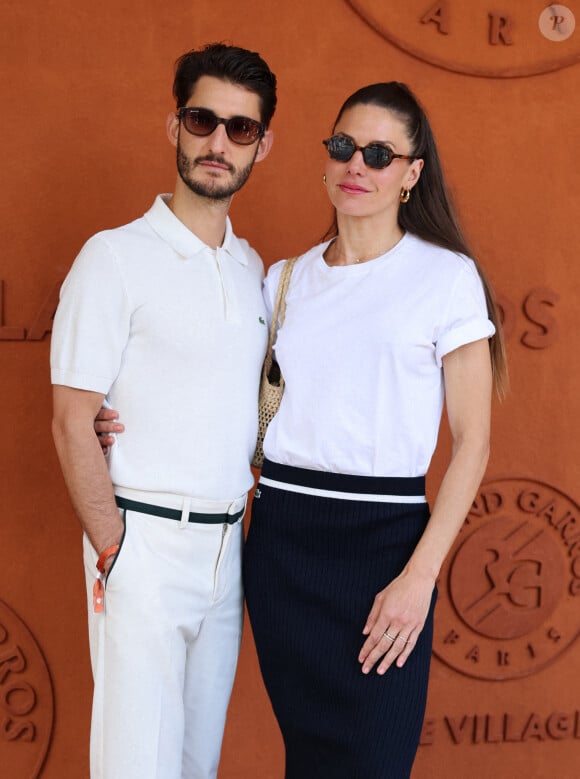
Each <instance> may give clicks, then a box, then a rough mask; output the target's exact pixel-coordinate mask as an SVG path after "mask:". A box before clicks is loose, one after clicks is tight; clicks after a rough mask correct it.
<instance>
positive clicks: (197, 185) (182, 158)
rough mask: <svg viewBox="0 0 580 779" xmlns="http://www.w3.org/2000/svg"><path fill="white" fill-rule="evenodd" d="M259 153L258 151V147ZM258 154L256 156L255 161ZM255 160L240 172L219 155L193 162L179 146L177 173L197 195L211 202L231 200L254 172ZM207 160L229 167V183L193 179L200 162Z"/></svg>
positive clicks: (196, 159) (209, 155)
mask: <svg viewBox="0 0 580 779" xmlns="http://www.w3.org/2000/svg"><path fill="white" fill-rule="evenodd" d="M257 153H258V149H257V147H256V154H257ZM256 154H254V159H255V158H256ZM254 159H252V161H251V162H250V164H249V165H246V167H245V168H240V169H239V170H238V169H236V168H235V167H234V166H233V165H230V164H229V163H228V162H226V161H225V160H224V159H223V157H220V156H219V155H217V154H207V155H206V156H205V157H195V159H193V160H192V159H191V158H190V157H187V156H186V155H185V154H184V153H183V151H182V150H181V146H180V145H179V144H177V171H178V173H179V176H180V178H181V180H182V181H183V183H184V184H185V185H186V187H188V188H189V189H190V190H191V191H192V192H194V193H195V194H196V195H200V196H201V197H206V198H209V199H210V200H229V199H230V198H231V197H232V195H233V194H235V193H236V192H237V191H238V190H239V189H241V188H242V187H243V186H244V184H245V183H246V181H247V180H248V176H249V175H250V173H251V172H252V168H253V167H254ZM206 160H207V161H208V162H217V163H219V164H220V165H227V169H228V171H229V172H230V173H231V174H232V176H231V178H230V180H229V181H228V182H227V183H221V182H220V181H219V180H218V179H215V180H212V179H211V178H209V180H207V179H206V180H205V181H204V182H201V181H196V180H195V179H194V177H193V171H194V170H195V168H196V167H197V165H198V164H199V163H200V162H204V161H206ZM224 172H225V171H224Z"/></svg>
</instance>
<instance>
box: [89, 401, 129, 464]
mask: <svg viewBox="0 0 580 779" xmlns="http://www.w3.org/2000/svg"><path fill="white" fill-rule="evenodd" d="M118 418H119V412H118V411H115V409H114V408H105V407H104V406H101V408H100V409H99V413H98V414H97V416H96V417H95V421H94V422H93V427H94V428H95V433H96V434H97V437H98V439H99V443H100V445H101V449H102V450H103V454H104V455H107V454H108V453H109V447H110V446H113V444H114V443H115V436H114V435H112V433H122V432H123V430H124V429H125V425H122V424H121V423H120V422H116V421H115V420H117V419H118Z"/></svg>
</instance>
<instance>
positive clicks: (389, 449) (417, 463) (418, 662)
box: [244, 82, 506, 779]
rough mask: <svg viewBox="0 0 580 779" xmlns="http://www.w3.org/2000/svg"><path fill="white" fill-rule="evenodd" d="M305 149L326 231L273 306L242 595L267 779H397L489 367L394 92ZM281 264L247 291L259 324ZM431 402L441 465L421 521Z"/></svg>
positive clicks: (356, 97) (473, 283)
mask: <svg viewBox="0 0 580 779" xmlns="http://www.w3.org/2000/svg"><path fill="white" fill-rule="evenodd" d="M324 143H325V145H326V148H327V151H328V155H329V158H328V160H327V163H326V169H325V175H324V183H325V186H326V189H327V192H328V196H329V198H330V201H331V203H332V204H333V206H334V208H335V211H336V221H335V225H334V228H333V229H332V230H331V231H330V233H329V236H328V238H329V240H327V241H325V242H324V243H323V244H321V245H320V246H316V247H314V248H313V249H311V250H310V251H308V252H306V254H304V255H302V256H301V257H300V258H299V259H298V261H297V262H296V264H295V266H294V269H293V272H292V277H291V281H290V286H289V289H288V293H287V295H286V315H285V320H284V323H283V325H282V326H281V327H280V328H279V331H278V336H277V341H276V344H275V351H276V357H277V360H278V363H279V364H280V367H281V370H282V374H283V375H284V378H285V381H286V386H285V390H284V396H283V399H282V403H281V406H280V409H279V411H278V413H277V415H276V416H275V417H274V419H273V421H272V422H271V424H270V427H269V428H268V431H267V434H266V438H265V441H264V452H265V455H266V460H265V463H264V466H263V469H262V475H261V478H260V483H259V485H258V489H257V491H256V495H255V498H254V501H253V507H252V520H251V523H250V530H249V535H248V540H247V543H246V547H245V552H244V584H245V591H246V598H247V604H248V610H249V614H250V619H251V623H252V627H253V631H254V636H255V641H256V647H257V650H258V656H259V660H260V666H261V669H262V673H263V676H264V680H265V684H266V688H267V690H268V693H269V695H270V699H271V701H272V705H273V708H274V712H275V714H276V717H277V719H278V722H279V725H280V728H281V730H282V735H283V737H284V742H285V746H286V779H357V778H360V779H379V778H380V779H384V778H385V777H389V779H400V778H402V777H407V776H408V775H409V772H410V770H411V766H412V763H413V760H414V756H415V753H416V749H417V745H418V742H419V736H420V731H421V725H422V721H423V716H424V710H425V699H426V693H427V681H428V672H429V661H430V655H431V641H432V620H433V607H434V603H435V597H436V595H435V593H436V587H435V582H436V579H437V576H438V573H439V570H440V568H441V565H442V563H443V560H444V558H445V556H446V554H447V552H448V551H449V549H450V547H451V545H452V543H453V540H454V539H455V536H456V535H457V533H458V531H459V529H460V527H461V525H462V523H463V520H464V518H465V516H466V514H467V512H468V510H469V508H470V505H471V502H472V500H473V498H474V496H475V493H476V491H477V488H478V486H479V483H480V480H481V478H482V476H483V473H484V471H485V468H486V463H487V458H488V448H489V425H490V402H491V395H492V385H493V382H494V380H495V383H496V387H497V388H498V389H499V391H500V393H501V391H502V390H503V387H504V385H505V381H506V370H505V360H504V353H503V347H502V341H501V335H500V329H499V322H498V317H497V313H496V309H495V306H494V303H493V297H492V295H491V291H490V289H489V285H488V284H487V282H486V281H485V280H484V279H483V278H482V275H481V272H480V270H479V268H478V266H477V264H476V263H475V262H474V260H472V259H470V257H469V250H468V249H467V246H466V243H465V241H464V239H463V237H462V235H461V232H460V230H459V227H458V226H457V222H456V220H455V217H454V215H453V212H452V209H451V206H450V203H449V198H448V196H447V193H446V188H445V184H444V179H443V174H442V170H441V165H440V162H439V158H438V154H437V150H436V146H435V142H434V139H433V135H432V132H431V129H430V127H429V123H428V120H427V118H426V116H425V114H424V112H423V110H422V109H421V107H420V106H419V105H418V103H417V101H416V100H415V98H414V96H413V95H412V94H411V92H410V91H409V89H408V88H407V87H406V86H404V85H403V84H399V83H395V82H391V83H388V84H374V85H371V86H368V87H364V88H363V89H361V90H359V91H358V92H356V93H355V94H353V95H352V96H351V97H350V98H349V99H348V100H347V101H346V103H345V104H344V105H343V107H342V108H341V110H340V112H339V114H338V118H337V120H336V122H335V125H334V128H333V133H332V136H331V137H330V138H329V139H328V140H326V141H324ZM283 264H284V263H283V262H280V263H277V264H276V265H274V266H273V267H272V268H271V269H270V272H269V273H268V277H267V279H266V282H265V290H264V294H265V299H266V304H267V306H268V307H269V310H270V312H271V311H272V308H273V302H274V298H275V295H276V289H277V285H278V281H279V278H280V274H281V270H282V267H283ZM489 339H491V340H489ZM444 397H445V399H446V404H447V413H448V417H449V424H450V429H451V434H452V438H453V451H452V454H451V460H450V463H449V467H448V468H447V471H446V473H445V476H444V479H443V482H442V484H441V487H440V490H439V494H438V496H437V498H436V500H435V502H434V504H433V508H432V511H431V512H429V508H428V506H427V503H426V502H425V474H426V472H427V469H428V467H429V463H430V460H431V456H432V454H433V450H434V448H435V444H436V440H437V432H438V428H439V422H440V418H441V412H442V407H443V400H444Z"/></svg>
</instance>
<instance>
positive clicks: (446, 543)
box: [359, 340, 492, 674]
mask: <svg viewBox="0 0 580 779" xmlns="http://www.w3.org/2000/svg"><path fill="white" fill-rule="evenodd" d="M443 373H444V380H445V397H446V406H447V416H448V419H449V427H450V430H451V436H452V439H453V446H452V452H451V460H450V463H449V466H448V468H447V471H446V472H445V476H444V478H443V481H442V482H441V487H440V489H439V493H438V495H437V499H436V500H435V503H434V505H433V511H432V514H431V518H430V519H429V522H428V524H427V527H426V528H425V532H424V533H423V536H422V537H421V540H420V541H419V543H418V544H417V546H416V548H415V551H414V552H413V554H412V556H411V558H410V559H409V562H408V563H407V565H406V566H405V568H404V569H403V571H402V572H401V574H400V575H399V576H398V577H397V578H396V579H394V580H393V581H392V582H391V583H390V584H389V585H388V586H387V587H386V588H385V589H384V590H382V591H381V592H379V593H378V595H377V596H376V598H375V601H374V604H373V607H372V609H371V611H370V613H369V616H368V619H367V622H366V625H365V627H364V630H363V634H364V635H366V636H367V639H366V641H365V643H364V644H363V647H362V649H361V652H360V654H359V662H360V663H361V664H362V670H363V673H369V671H370V670H371V669H372V668H373V667H374V665H375V664H376V663H377V661H379V659H380V658H382V660H381V662H380V664H379V666H378V668H377V673H380V674H382V673H385V671H387V669H388V668H389V667H390V666H391V665H392V664H393V663H394V662H396V664H397V666H398V667H399V668H400V667H402V666H403V665H404V663H405V661H406V659H407V658H408V657H409V655H410V654H411V652H412V651H413V647H414V646H415V644H416V642H417V638H418V637H419V633H420V632H421V630H422V629H423V625H424V624H425V619H426V617H427V612H428V610H429V605H430V602H431V596H432V593H433V588H434V586H435V582H436V580H437V576H438V575H439V571H440V569H441V566H442V564H443V561H444V560H445V557H446V555H447V554H448V552H449V550H450V549H451V546H452V544H453V542H454V540H455V537H456V536H457V534H458V532H459V530H460V529H461V526H462V525H463V522H464V520H465V517H466V516H467V514H468V512H469V509H470V508H471V505H472V502H473V499H474V497H475V495H476V493H477V490H478V488H479V484H480V482H481V479H482V478H483V474H484V473H485V469H486V466H487V460H488V456H489V432H490V416H491V394H492V374H491V363H490V357H489V346H488V342H487V340H480V341H475V342H474V343H470V344H466V345H465V346H462V347H460V348H459V349H455V350H454V351H453V352H450V353H449V354H447V355H446V356H445V357H444V358H443ZM385 633H388V635H389V637H387V636H386V635H385Z"/></svg>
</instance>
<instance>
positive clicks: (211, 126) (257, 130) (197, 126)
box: [177, 107, 266, 146]
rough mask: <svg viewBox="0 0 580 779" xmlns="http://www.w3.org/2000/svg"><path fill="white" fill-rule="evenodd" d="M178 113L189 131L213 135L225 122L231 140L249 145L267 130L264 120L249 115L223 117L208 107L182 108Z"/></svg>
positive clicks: (241, 144) (194, 133)
mask: <svg viewBox="0 0 580 779" xmlns="http://www.w3.org/2000/svg"><path fill="white" fill-rule="evenodd" d="M177 115H178V116H179V119H180V120H181V123H182V124H183V126H184V127H185V129H186V130H187V132H188V133H191V134H192V135H197V136H199V137H202V138H203V137H204V136H206V135H211V134H212V133H213V131H214V130H215V129H216V127H217V126H218V124H223V126H224V127H225V128H226V134H227V136H228V138H229V139H230V141H233V142H234V143H238V144H240V146H249V145H250V144H251V143H255V142H256V141H257V140H258V139H259V138H261V137H262V136H263V135H264V132H265V130H266V128H265V126H264V125H263V124H262V122H258V121H256V119H250V118H249V117H248V116H232V117H230V119H223V118H222V117H221V116H216V115H215V114H214V112H213V111H210V110H209V109H208V108H187V107H186V108H180V109H179V110H178V111H177Z"/></svg>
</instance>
